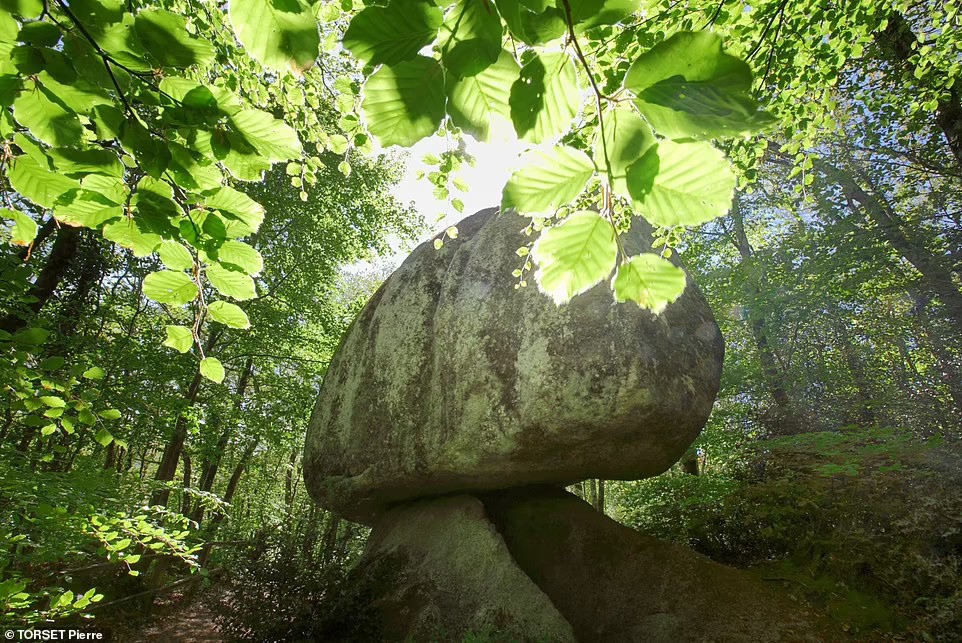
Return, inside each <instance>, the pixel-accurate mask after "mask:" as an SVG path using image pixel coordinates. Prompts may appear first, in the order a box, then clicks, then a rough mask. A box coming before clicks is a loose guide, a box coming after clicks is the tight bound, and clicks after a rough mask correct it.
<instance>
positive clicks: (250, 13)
mask: <svg viewBox="0 0 962 643" xmlns="http://www.w3.org/2000/svg"><path fill="white" fill-rule="evenodd" d="M228 13H229V15H230V21H231V24H232V25H233V26H234V33H236V34H237V38H238V40H240V41H241V44H242V45H244V48H245V49H246V50H247V51H248V52H250V54H251V56H253V57H254V58H255V59H256V60H257V61H258V62H260V63H261V64H262V65H264V66H265V67H267V68H268V69H273V70H274V71H277V72H281V73H283V72H291V73H293V74H295V75H298V76H299V75H301V74H303V73H304V72H305V71H307V70H308V69H310V68H311V67H313V66H314V62H315V60H316V59H317V56H318V53H319V50H320V44H321V39H320V35H319V34H318V32H317V21H316V20H315V19H314V14H313V12H312V11H311V7H310V5H309V4H308V3H307V2H304V0H230V4H229V8H228Z"/></svg>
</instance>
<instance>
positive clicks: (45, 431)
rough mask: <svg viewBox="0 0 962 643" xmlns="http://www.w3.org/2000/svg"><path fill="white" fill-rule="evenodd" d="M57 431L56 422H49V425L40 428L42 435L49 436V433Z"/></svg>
mask: <svg viewBox="0 0 962 643" xmlns="http://www.w3.org/2000/svg"><path fill="white" fill-rule="evenodd" d="M56 432H57V425H56V424H47V425H46V426H44V427H43V428H42V429H40V435H42V436H44V437H46V436H48V435H50V434H52V433H56Z"/></svg>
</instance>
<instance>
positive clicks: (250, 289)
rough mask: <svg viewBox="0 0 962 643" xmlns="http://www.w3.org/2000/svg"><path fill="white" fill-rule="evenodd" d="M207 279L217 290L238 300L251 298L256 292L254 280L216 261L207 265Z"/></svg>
mask: <svg viewBox="0 0 962 643" xmlns="http://www.w3.org/2000/svg"><path fill="white" fill-rule="evenodd" d="M207 279H208V280H210V283H211V285H212V286H213V287H214V288H216V289H217V292H219V293H220V294H222V295H224V296H225V297H232V298H233V299H236V300H238V301H245V300H247V299H253V298H254V297H255V296H256V295H257V292H256V290H255V289H254V280H253V279H251V278H250V276H249V275H246V274H244V273H242V272H236V271H234V270H228V269H227V268H224V267H223V266H220V265H218V264H216V263H213V264H210V265H209V266H207Z"/></svg>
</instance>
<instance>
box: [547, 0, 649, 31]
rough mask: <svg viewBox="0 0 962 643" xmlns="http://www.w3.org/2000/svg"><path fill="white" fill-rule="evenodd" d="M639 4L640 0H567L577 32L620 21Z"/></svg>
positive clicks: (633, 11)
mask: <svg viewBox="0 0 962 643" xmlns="http://www.w3.org/2000/svg"><path fill="white" fill-rule="evenodd" d="M559 4H560V3H559ZM640 5H641V2H640V0H569V6H570V7H571V21H572V22H573V23H574V25H575V32H577V33H582V32H585V31H587V30H589V29H594V28H595V27H600V26H601V25H613V24H616V23H618V22H621V21H623V20H624V19H625V18H628V17H629V16H631V14H633V13H635V12H637V11H638V9H639V8H640Z"/></svg>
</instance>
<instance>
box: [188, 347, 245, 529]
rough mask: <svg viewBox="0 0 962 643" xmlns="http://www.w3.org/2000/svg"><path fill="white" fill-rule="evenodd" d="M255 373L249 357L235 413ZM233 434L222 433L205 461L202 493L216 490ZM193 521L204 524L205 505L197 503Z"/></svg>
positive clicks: (230, 430)
mask: <svg viewBox="0 0 962 643" xmlns="http://www.w3.org/2000/svg"><path fill="white" fill-rule="evenodd" d="M253 372H254V358H252V357H248V358H247V363H246V364H244V370H243V371H241V375H240V378H239V379H238V380H237V389H236V390H235V393H234V410H235V411H236V410H238V409H240V406H241V403H242V402H243V401H244V394H245V393H246V392H247V386H248V384H250V379H251V375H252V374H253ZM233 434H234V427H233V426H228V427H227V428H225V429H224V430H223V431H221V434H220V436H218V438H217V444H216V446H215V449H214V453H213V454H212V455H211V456H210V457H209V458H207V459H205V460H204V464H203V466H202V468H201V475H200V490H201V491H204V492H210V491H211V490H212V489H213V488H214V481H215V480H216V479H217V470H218V469H219V468H220V463H221V459H222V458H223V457H224V453H225V452H226V451H227V444H228V443H229V442H230V438H231V436H232V435H233ZM191 519H192V520H194V521H195V522H197V523H198V524H200V523H201V522H203V520H204V505H202V504H200V503H197V506H196V507H195V508H194V515H193V516H191Z"/></svg>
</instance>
